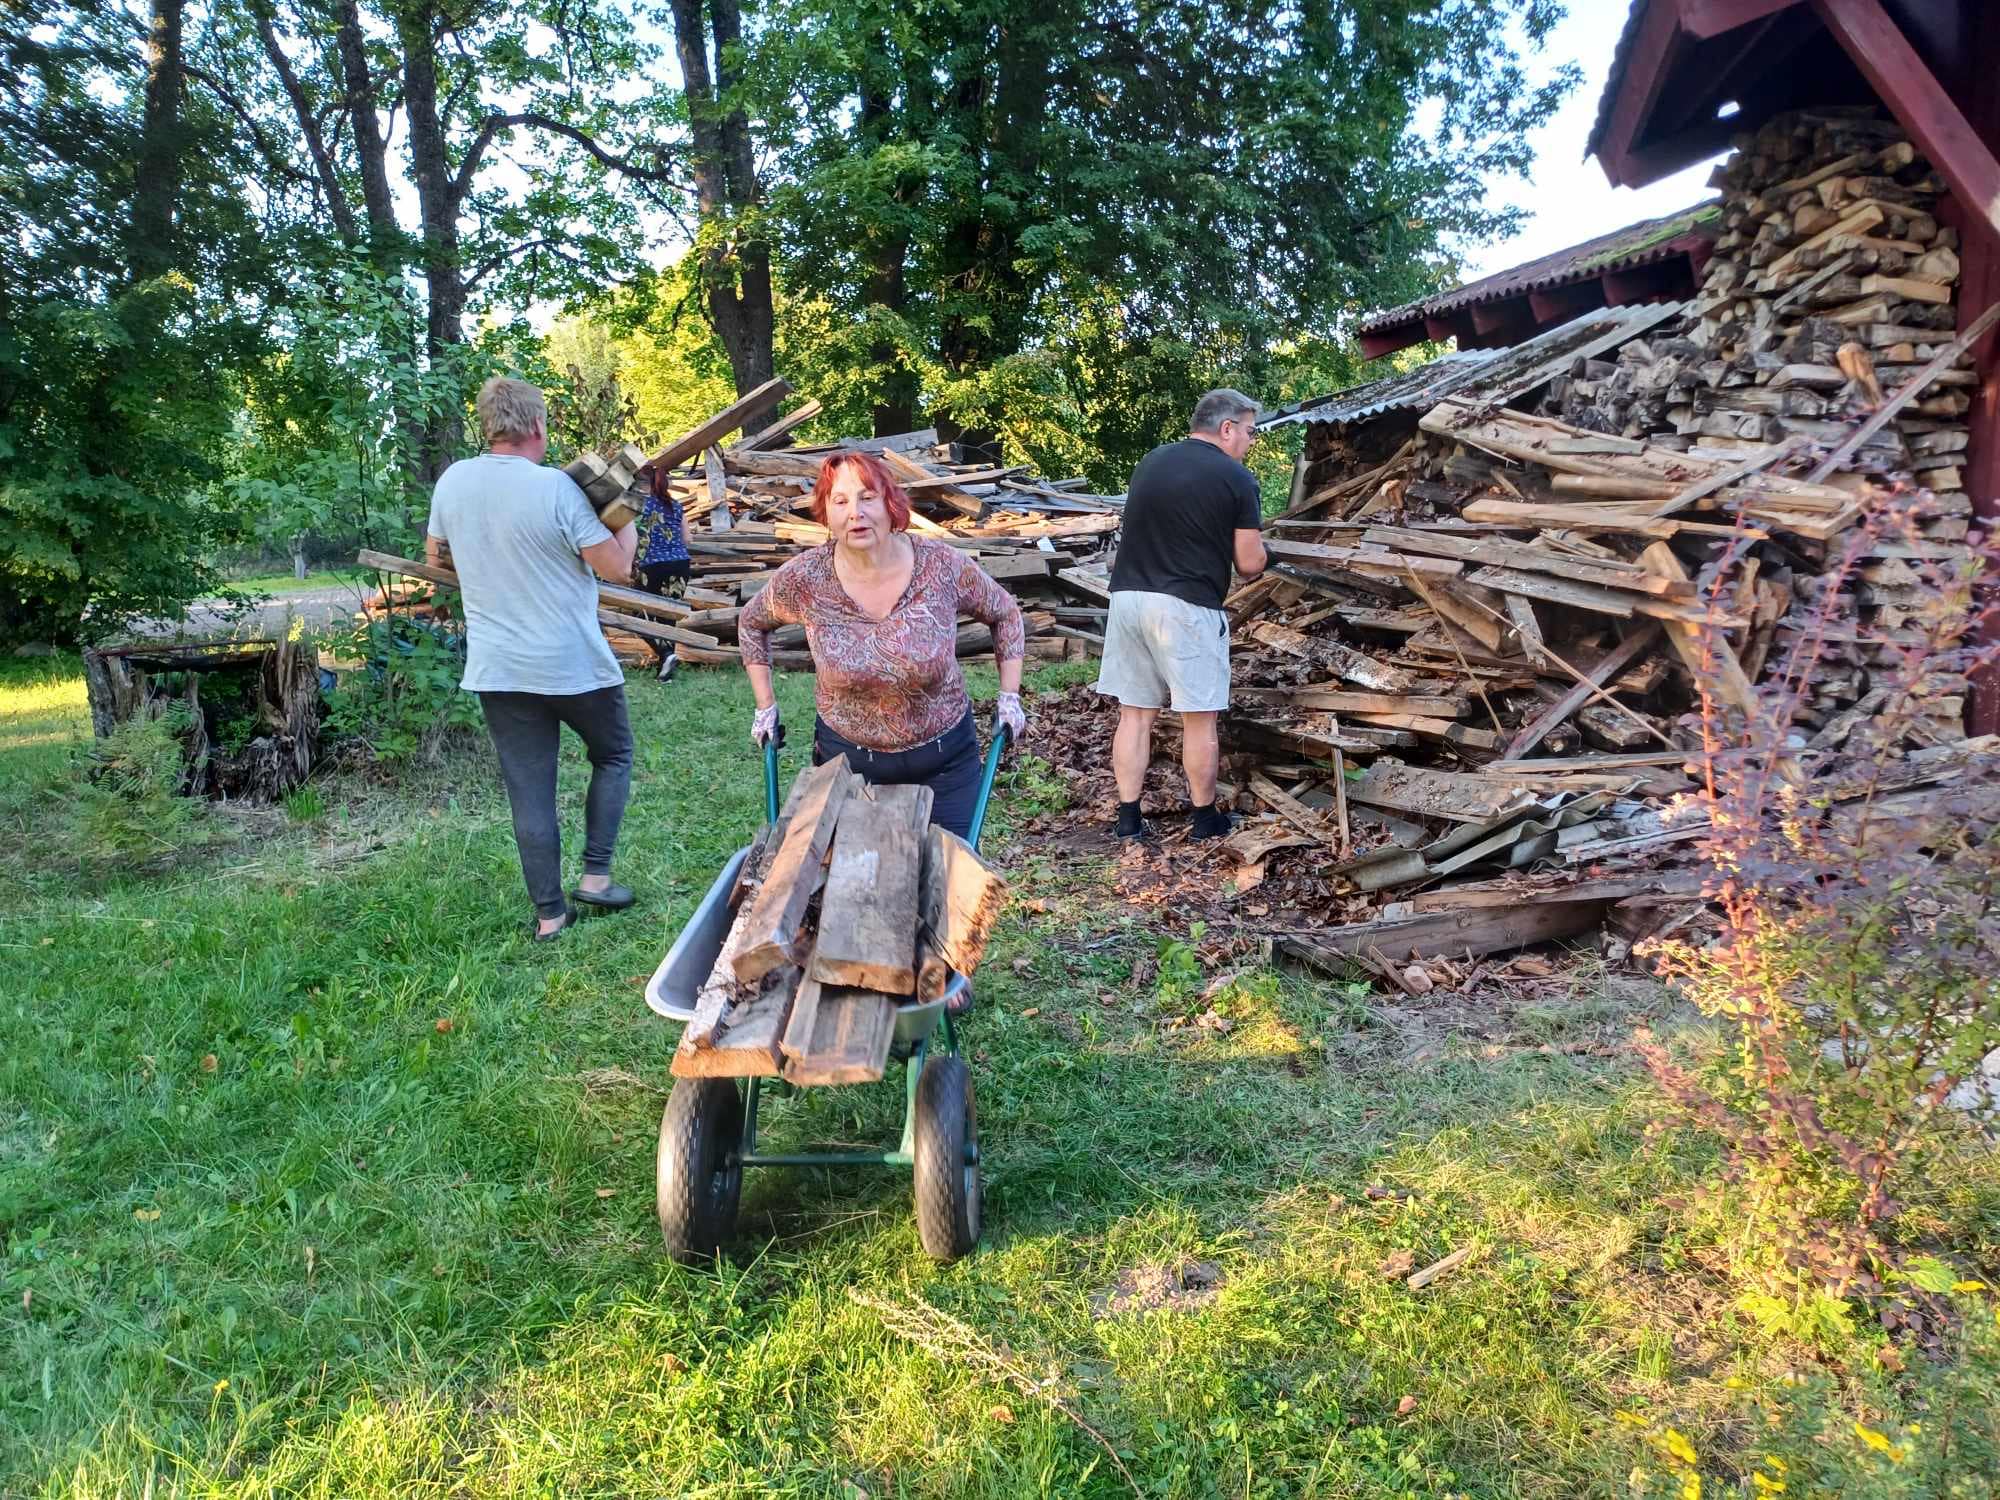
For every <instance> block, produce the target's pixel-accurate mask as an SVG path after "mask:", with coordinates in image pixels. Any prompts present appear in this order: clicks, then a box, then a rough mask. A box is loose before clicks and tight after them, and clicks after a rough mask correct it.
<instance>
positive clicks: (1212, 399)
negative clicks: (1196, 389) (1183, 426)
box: [1188, 386, 1264, 432]
mask: <svg viewBox="0 0 2000 1500" xmlns="http://www.w3.org/2000/svg"><path fill="white" fill-rule="evenodd" d="M1263 409H1264V408H1263V407H1261V406H1259V405H1258V404H1257V403H1256V402H1255V401H1252V400H1251V399H1250V398H1249V397H1248V396H1246V395H1244V394H1243V393H1242V392H1241V391H1233V390H1231V389H1230V388H1229V387H1228V386H1223V387H1221V388H1220V389H1219V390H1213V391H1210V392H1209V393H1208V394H1207V395H1205V396H1203V397H1202V398H1201V399H1200V400H1199V401H1197V402H1195V404H1194V415H1193V416H1192V417H1190V418H1188V431H1189V432H1220V431H1221V430H1222V424H1223V423H1224V422H1240V421H1242V420H1243V419H1244V418H1245V417H1254V416H1256V415H1257V413H1258V412H1260V411H1262V410H1263Z"/></svg>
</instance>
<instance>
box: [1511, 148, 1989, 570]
mask: <svg viewBox="0 0 2000 1500" xmlns="http://www.w3.org/2000/svg"><path fill="white" fill-rule="evenodd" d="M1716 183H1717V185H1718V186H1719V187H1721V188H1722V189H1723V204H1724V212H1723V220H1722V223H1723V233H1722V235H1721V237H1720V238H1719V239H1717V241H1716V243H1715V250H1714V253H1713V255H1712V256H1711V258H1710V259H1709V261H1708V264H1707V267H1706V269H1705V270H1704V273H1703V278H1702V288H1701V293H1700V295H1699V296H1698V297H1697V298H1696V300H1695V302H1694V304H1693V306H1692V308H1691V310H1690V316H1689V317H1688V319H1687V320H1686V322H1685V324H1684V326H1682V327H1679V328H1673V327H1672V326H1671V325H1669V328H1668V330H1667V331H1665V332H1663V333H1662V334H1659V335H1657V336H1655V337H1652V338H1648V339H1635V340H1633V341H1632V342H1630V343H1628V344H1626V345H1625V346H1623V347H1622V348H1621V349H1619V350H1618V351H1617V354H1616V357H1615V358H1611V359H1599V360H1591V361H1586V362H1583V364H1582V366H1581V368H1579V369H1577V370H1575V371H1573V372H1571V374H1570V375H1568V376H1566V377H1564V378H1563V379H1560V380H1558V381H1556V382H1555V383H1554V384H1553V386H1552V388H1551V391H1550V401H1549V407H1548V409H1549V411H1550V413H1551V414H1552V415H1557V416H1560V417H1562V418H1563V419H1564V420H1565V421H1569V422H1572V423H1574V424H1576V425H1577V426H1581V427H1586V428H1590V429H1592V430H1594V431H1600V432H1611V433H1619V434H1623V435H1625V436H1629V437H1640V436H1651V437H1653V438H1654V440H1655V441H1656V442H1657V443H1658V444H1659V445H1661V446H1704V447H1724V448H1728V447H1738V446H1743V445H1755V444H1764V443H1776V442H1781V441H1783V440H1785V439H1787V438H1804V439H1808V440H1810V441H1813V442H1816V443H1819V444H1822V445H1824V446H1829V447H1830V446H1832V445H1833V444H1835V443H1837V442H1839V441H1840V440H1841V439H1842V438H1843V437H1845V435H1846V433H1847V430H1848V419H1850V418H1853V417H1856V416H1859V415H1865V414H1866V412H1867V411H1869V410H1871V409H1872V408H1873V407H1875V406H1879V405H1880V404H1881V402H1882V400H1883V397H1884V392H1885V391H1893V390H1894V389H1895V388H1896V387H1897V386H1899V385H1901V384H1902V383H1903V382H1904V381H1906V380H1907V379H1909V378H1910V377H1911V376H1912V375H1914V374H1915V373H1916V372H1917V370H1918V369H1919V368H1920V367H1921V366H1922V365H1923V364H1924V363H1925V362H1926V361H1928V360H1930V359H1931V358H1932V357H1933V356H1934V355H1936V354H1937V353H1938V352H1940V351H1941V350H1942V349H1944V348H1945V347H1946V346H1948V345H1949V344H1950V343H1951V342H1952V335H1953V333H1954V331H1955V330H1956V328H1957V326H1958V309H1957V306H1956V301H1957V294H1956V288H1957V284H1958V279H1959V259H1958V253H1957V245H1958V234H1957V231H1956V230H1955V229H1952V228H1951V227H1949V226H1947V225H1943V224H1940V223H1939V220H1938V210H1939V206H1940V200H1941V198H1942V197H1943V195H1944V184H1943V182H1942V180H1941V179H1940V178H1939V177H1938V175H1937V174H1936V172H1935V171H1933V170H1932V169H1931V167H1930V164H1929V163H1928V162H1926V161H1925V160H1924V159H1923V157H1922V156H1921V155H1919V154H1918V152H1917V150H1916V148H1915V147H1914V146H1913V145H1912V144H1911V143H1910V141H1909V140H1908V139H1907V138H1906V137H1905V135H1904V132H1903V130H1902V127H1900V126H1899V125H1896V124H1895V123H1893V122H1892V121H1889V120H1886V119H1882V118H1878V117H1877V116H1876V115H1875V114H1874V113H1873V112H1872V111H1869V110H1864V109H1856V110H1853V111H1814V112H1802V113H1795V114H1788V115H1781V116H1779V117H1778V118H1776V119H1774V120H1772V121H1771V122H1770V123H1769V124H1767V125H1766V126H1764V128H1763V129H1761V130H1759V131H1758V132H1757V133H1756V134H1755V135H1754V136H1753V137H1750V138H1748V139H1747V140H1745V141H1743V142H1742V143H1741V146H1740V149H1739V150H1738V151H1737V152H1736V154H1735V155H1734V156H1732V157H1731V158H1730V160H1729V161H1728V162H1727V163H1726V164H1725V165H1723V166H1722V167H1720V168H1718V169H1717V176H1716ZM1975 383H1976V377H1975V375H1974V373H1973V370H1972V356H1971V355H1970V353H1962V354H1960V355H1959V356H1958V357H1957V358H1956V359H1955V360H1954V362H1953V364H1952V366H1951V367H1950V368H1948V369H1946V370H1944V371H1942V372H1941V373H1939V374H1938V375H1936V376H1935V377H1933V378H1932V380H1931V381H1930V385H1929V388H1928V389H1927V390H1926V391H1925V393H1924V395H1923V397H1922V399H1921V400H1919V401H1918V402H1916V403H1914V404H1913V405H1912V406H1911V407H1910V408H1909V409H1907V410H1906V411H1904V412H1902V413H1901V414H1899V416H1898V418H1897V419H1896V420H1895V421H1894V422H1892V423H1889V424H1887V425H1885V426H1884V427H1883V428H1882V429H1881V430H1880V431H1878V432H1876V433H1875V434H1873V435H1872V436H1871V437H1870V438H1869V440H1868V441H1867V442H1866V443H1864V444H1863V445H1862V447H1861V448H1860V449H1859V450H1858V452H1857V453H1856V454H1855V456H1854V459H1853V461H1852V462H1851V463H1850V464H1848V465H1847V466H1846V467H1847V471H1848V472H1849V473H1851V474H1853V475H1855V476H1857V478H1856V479H1855V480H1853V481H1849V482H1851V483H1858V482H1859V479H1858V476H1861V475H1868V474H1884V473H1891V472H1898V473H1903V472H1906V473H1910V474H1913V475H1915V476H1916V478H1917V479H1918V481H1919V482H1920V483H1921V484H1922V485H1923V486H1924V487H1925V488H1927V489H1929V490H1932V491H1934V492H1936V493H1938V494H1939V496H1940V504H1939V505H1938V507H1937V514H1936V516H1935V518H1934V519H1933V520H1932V521H1931V522H1930V523H1928V525H1927V526H1926V535H1928V536H1930V537H1933V538H1936V539H1941V540H1951V539H1956V538H1958V537H1962V536H1964V534H1965V529H1966V523H1965V519H1964V518H1965V517H1967V516H1969V515H1970V514H1971V509H1970V505H1969V502H1966V501H1964V500H1963V499H1945V498H1943V497H1946V496H1957V495H1958V494H1959V492H1960V491H1962V490H1963V488H1964V475H1963V472H1962V464H1963V454H1964V451H1965V448H1966V443H1967V429H1966V425H1965V421H1964V418H1965V415H1966V412H1967V410H1968V409H1969V408H1970V406H1971V389H1972V387H1973V386H1974V384H1975Z"/></svg>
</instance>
